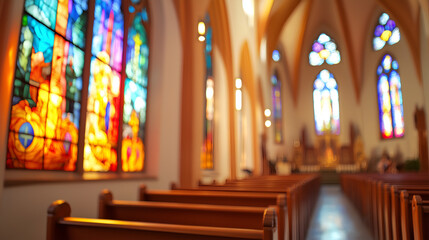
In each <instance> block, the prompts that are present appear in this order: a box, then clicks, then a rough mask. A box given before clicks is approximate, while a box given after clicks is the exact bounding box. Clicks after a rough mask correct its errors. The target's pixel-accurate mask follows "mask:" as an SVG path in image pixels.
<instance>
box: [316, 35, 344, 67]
mask: <svg viewBox="0 0 429 240" xmlns="http://www.w3.org/2000/svg"><path fill="white" fill-rule="evenodd" d="M308 61H309V63H310V65H311V66H320V65H322V64H323V63H324V62H325V61H326V63H327V64H329V65H334V64H338V63H340V61H341V56H340V52H339V51H338V50H337V44H335V41H334V40H333V39H332V38H331V37H329V36H328V35H326V34H325V33H322V34H320V35H319V37H318V38H317V40H316V41H314V43H313V46H312V47H311V52H310V54H309V55H308Z"/></svg>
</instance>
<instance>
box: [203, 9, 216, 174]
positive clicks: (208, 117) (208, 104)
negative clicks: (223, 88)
mask: <svg viewBox="0 0 429 240" xmlns="http://www.w3.org/2000/svg"><path fill="white" fill-rule="evenodd" d="M204 25H205V38H203V39H204V59H205V63H206V76H205V85H206V89H205V97H206V99H205V114H204V139H203V146H202V150H201V168H202V169H213V168H214V157H213V156H214V119H213V118H214V79H213V65H212V63H213V60H212V59H213V30H212V26H211V24H210V16H209V14H206V16H205V19H204Z"/></svg>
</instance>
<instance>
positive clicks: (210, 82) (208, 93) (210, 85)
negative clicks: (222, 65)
mask: <svg viewBox="0 0 429 240" xmlns="http://www.w3.org/2000/svg"><path fill="white" fill-rule="evenodd" d="M213 86H214V83H213V79H211V78H209V79H207V88H206V98H207V99H213V95H214V90H213Z"/></svg>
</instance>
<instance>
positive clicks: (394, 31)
mask: <svg viewBox="0 0 429 240" xmlns="http://www.w3.org/2000/svg"><path fill="white" fill-rule="evenodd" d="M399 40H401V33H400V32H399V28H398V26H396V23H395V21H393V20H392V19H391V18H390V16H389V15H388V14H387V13H382V14H381V16H380V17H379V18H378V24H377V26H376V27H375V30H374V38H373V41H372V44H373V48H374V50H375V51H377V50H380V49H382V48H383V47H384V46H385V45H386V43H387V44H389V45H393V44H395V43H397V42H399Z"/></svg>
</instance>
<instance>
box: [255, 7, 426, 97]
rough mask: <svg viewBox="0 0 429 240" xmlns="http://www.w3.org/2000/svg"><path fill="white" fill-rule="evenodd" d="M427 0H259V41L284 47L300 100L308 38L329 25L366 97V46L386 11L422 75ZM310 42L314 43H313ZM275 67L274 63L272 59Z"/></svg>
mask: <svg viewBox="0 0 429 240" xmlns="http://www.w3.org/2000/svg"><path fill="white" fill-rule="evenodd" d="M428 5H429V4H428V2H427V0H259V1H258V15H259V18H258V27H259V28H258V41H259V43H260V44H261V42H264V41H266V52H267V54H268V55H270V54H271V53H272V51H273V50H274V49H276V48H278V47H279V46H281V48H283V54H284V55H285V59H286V68H287V69H286V70H287V72H288V74H289V77H290V78H291V85H292V89H293V91H292V93H293V98H294V100H295V101H296V99H297V94H298V91H297V90H298V88H299V79H300V76H299V74H300V66H299V64H300V63H302V62H304V61H301V60H302V58H307V59H308V53H309V49H310V47H309V46H303V43H304V42H308V41H305V40H306V39H312V40H311V43H312V42H313V41H314V40H315V39H317V37H318V35H319V34H320V33H321V32H322V31H324V32H326V33H327V34H328V35H330V36H331V37H333V38H334V39H336V42H337V43H341V51H342V52H344V51H346V54H345V55H346V56H347V57H348V58H349V59H348V61H347V62H348V64H349V65H350V66H349V67H350V71H351V78H352V82H353V85H354V90H355V93H356V96H357V99H358V100H360V97H361V86H362V82H363V79H362V78H363V64H364V59H363V58H364V51H363V49H364V46H365V44H367V42H366V41H368V40H369V39H371V37H370V36H371V35H372V33H373V31H374V27H375V23H376V21H377V19H378V17H379V16H380V14H381V13H382V12H386V13H388V14H389V15H390V16H391V18H393V19H394V20H395V22H396V23H397V25H398V26H399V28H400V31H401V36H402V38H404V37H405V38H406V39H407V43H408V44H409V46H410V51H411V55H412V57H413V60H414V65H415V66H416V72H417V76H418V77H419V81H420V82H421V81H422V76H421V63H420V16H421V15H420V13H421V12H422V16H423V19H424V20H425V21H427V19H428V18H429V17H428ZM311 43H310V44H311ZM268 68H270V63H268Z"/></svg>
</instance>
